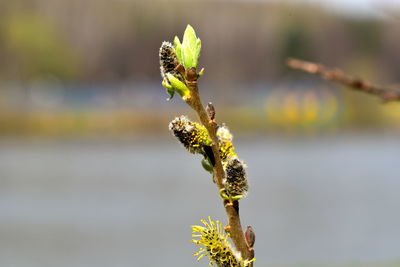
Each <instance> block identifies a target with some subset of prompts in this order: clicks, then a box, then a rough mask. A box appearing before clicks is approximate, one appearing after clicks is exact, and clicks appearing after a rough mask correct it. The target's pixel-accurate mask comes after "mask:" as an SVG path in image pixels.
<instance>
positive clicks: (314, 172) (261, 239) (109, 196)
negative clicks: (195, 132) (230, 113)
mask: <svg viewBox="0 0 400 267" xmlns="http://www.w3.org/2000/svg"><path fill="white" fill-rule="evenodd" d="M236 144H237V147H238V148H239V149H238V153H239V154H240V156H241V157H242V158H243V159H244V160H245V161H246V162H247V163H248V165H249V169H248V173H249V181H250V184H251V189H250V190H251V191H250V194H249V196H248V198H246V199H244V200H243V201H242V202H241V212H242V216H243V220H244V221H243V224H244V225H249V224H250V225H252V226H253V227H254V229H255V231H256V234H257V241H256V253H257V255H256V256H257V266H278V265H279V266H283V265H285V266H303V265H301V264H305V263H309V264H316V265H313V266H328V264H348V263H354V265H353V266H355V265H357V266H389V265H386V264H388V263H392V262H396V261H398V260H400V227H399V225H400V214H399V210H400V194H399V192H400V177H399V173H398V166H399V165H400V157H399V147H400V141H399V139H398V137H397V136H386V137H382V136H379V137H378V136H356V135H353V136H352V135H346V136H341V137H329V138H328V137H326V138H319V139H308V140H299V139H297V140H288V139H285V140H277V139H265V140H260V139H257V140H237V142H236ZM0 178H1V179H0V237H1V238H0V266H12V267H28V266H29V267H32V266H35V267H36V266H40V267H54V266H59V267H64V266H68V267H70V266H74V267H83V266H96V267H106V266H121V267H123V266H124V267H125V266H207V261H206V260H204V259H203V260H202V261H201V262H200V263H196V261H195V257H193V256H192V253H193V252H194V251H195V250H196V247H195V246H194V245H193V244H191V243H190V242H189V240H190V239H191V235H190V234H191V233H190V227H189V226H190V225H192V224H197V223H199V219H201V218H207V216H209V215H210V216H212V217H213V218H218V219H222V220H223V221H224V220H225V216H224V211H223V208H222V206H221V204H220V202H219V199H218V196H217V192H216V189H215V186H214V185H213V184H212V182H211V178H210V177H208V175H207V173H205V172H204V171H203V170H202V168H201V166H200V163H199V158H198V157H196V156H191V155H188V154H187V153H186V152H185V151H184V149H183V148H182V147H180V146H179V145H177V144H176V142H175V141H174V140H173V139H172V137H171V138H170V139H168V140H166V141H143V142H139V141H134V142H84V141H76V142H55V143H51V142H43V143H41V142H33V143H32V142H6V141H2V143H1V144H0ZM368 264H370V265H368ZM329 266H332V265H329ZM391 266H392V265H391ZM393 266H395V265H393Z"/></svg>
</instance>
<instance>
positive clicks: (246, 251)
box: [186, 69, 254, 260]
mask: <svg viewBox="0 0 400 267" xmlns="http://www.w3.org/2000/svg"><path fill="white" fill-rule="evenodd" d="M193 71H194V74H193ZM186 83H187V86H188V87H189V89H190V98H189V99H187V100H186V101H187V103H188V104H189V105H190V106H191V107H192V108H193V109H194V110H195V111H196V112H197V115H198V116H199V119H200V122H201V123H202V124H203V125H204V126H205V127H206V129H207V131H208V134H209V136H210V138H211V140H212V145H211V148H212V151H213V154H214V158H215V166H214V177H215V181H216V184H217V187H218V190H221V189H223V188H224V185H223V182H222V181H223V179H224V177H225V172H224V169H223V167H222V161H221V158H220V153H219V148H218V137H217V134H216V133H217V123H216V122H215V120H214V119H212V120H210V119H209V118H208V115H207V112H206V110H205V108H204V106H203V104H202V102H201V99H200V95H199V90H198V87H197V73H196V71H195V70H193V69H188V70H187V74H186ZM224 206H225V211H226V214H227V216H228V228H229V233H230V237H231V239H232V241H233V243H234V244H235V247H236V249H237V250H238V251H239V252H240V253H241V255H242V257H243V258H244V259H249V260H250V259H252V258H254V250H252V249H250V248H249V247H248V246H247V244H246V241H245V238H244V234H243V229H242V225H241V223H240V216H239V202H238V201H234V202H233V203H230V202H229V201H224Z"/></svg>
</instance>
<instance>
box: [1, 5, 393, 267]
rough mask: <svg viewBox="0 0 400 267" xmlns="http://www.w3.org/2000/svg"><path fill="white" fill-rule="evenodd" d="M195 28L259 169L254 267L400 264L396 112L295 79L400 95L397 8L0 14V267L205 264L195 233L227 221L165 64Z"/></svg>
mask: <svg viewBox="0 0 400 267" xmlns="http://www.w3.org/2000/svg"><path fill="white" fill-rule="evenodd" d="M187 24H191V25H192V26H193V27H194V28H195V29H196V31H197V34H198V35H199V36H200V38H201V39H202V44H203V50H202V56H201V59H200V66H204V67H205V74H204V76H203V77H202V78H201V80H200V90H201V95H202V97H203V100H204V101H205V102H208V101H212V102H213V103H214V105H215V106H216V109H217V118H218V121H219V122H225V123H227V125H228V126H229V128H230V129H231V131H232V132H233V133H234V135H235V145H236V147H237V152H238V154H239V155H240V157H241V158H243V159H244V160H245V161H246V162H247V164H248V166H249V168H248V174H249V182H250V185H251V189H250V194H249V196H248V197H247V198H246V199H244V200H243V201H241V213H242V220H243V224H244V225H252V226H253V228H254V229H255V232H256V235H257V241H256V258H257V266H279V267H283V266H285V267H289V266H290V267H293V266H296V267H298V266H311V267H313V266H314V267H317V266H318V267H319V266H329V267H333V266H335V267H336V266H363V267H364V266H367V267H368V266H369V267H372V266H373V267H375V266H384V267H385V266H400V228H399V225H400V214H399V210H400V194H399V192H400V175H399V171H398V166H399V165H400V157H399V148H400V140H399V136H400V135H399V134H400V103H388V104H383V103H382V101H380V100H379V99H377V98H375V97H373V96H369V95H365V94H362V93H359V92H353V91H350V90H347V89H344V88H342V87H339V86H337V85H335V84H330V83H328V82H325V81H322V80H321V79H319V78H318V77H313V76H310V75H307V74H303V73H300V72H298V71H293V70H290V69H288V68H287V67H286V66H285V60H286V58H287V57H298V58H300V59H305V60H311V61H317V62H321V63H324V64H325V65H328V66H335V67H340V68H342V69H344V70H345V71H346V72H348V73H350V74H353V75H354V76H356V77H363V78H365V79H367V80H369V81H371V82H375V83H378V84H385V85H388V86H396V83H400V53H399V47H400V4H399V3H398V1H397V0H393V1H382V0H379V1H378V0H376V1H372V0H371V1H368V0H349V1H344V0H343V1H342V0H341V1H339V0H330V1H300V0H299V1H263V0H258V1H250V0H249V1H245V0H237V1H222V0H220V1H211V0H208V1H194V0H188V1H167V0H153V1H145V0H86V1H79V0H69V1H62V0H13V1H5V0H3V1H1V2H0V59H1V61H0V62H1V63H0V266H4V267H31V266H34V267H36V266H38V267H39V266H40V267H50V266H51V267H54V266H60V267H64V266H69V267H70V266H74V267H86V266H96V267H105V266H121V267H125V266H207V264H208V263H207V261H206V260H205V259H203V260H202V261H201V262H200V263H197V262H196V259H195V257H193V255H192V254H193V252H194V251H196V249H197V248H196V247H195V245H193V244H191V243H190V242H189V241H190V239H191V232H190V227H189V226H190V225H192V224H197V223H199V220H200V219H202V218H206V217H207V216H209V215H210V216H212V217H213V218H215V219H220V220H222V221H225V214H224V210H223V208H222V205H221V204H220V200H219V197H218V195H217V192H216V189H215V186H214V185H213V184H212V182H211V178H210V177H209V175H208V174H207V173H206V172H204V171H203V170H202V168H201V165H200V158H199V157H196V156H192V155H189V154H188V153H186V151H184V149H183V148H182V147H181V146H180V145H179V144H178V143H177V141H176V140H175V139H174V138H173V137H172V136H171V134H170V133H169V132H168V129H167V125H168V122H169V121H170V120H172V119H173V118H174V117H175V116H178V115H181V114H185V115H188V116H189V117H191V118H192V119H195V114H194V113H193V112H192V111H190V110H189V108H188V107H187V106H186V105H185V104H184V103H183V101H181V100H180V99H179V97H176V98H174V99H173V100H171V101H166V98H167V95H166V94H165V91H164V89H163V88H162V87H161V84H160V82H161V78H160V74H159V63H158V48H159V46H160V44H161V42H162V41H164V40H172V38H173V37H174V36H175V35H179V36H181V35H182V33H183V31H184V29H185V27H186V25H187Z"/></svg>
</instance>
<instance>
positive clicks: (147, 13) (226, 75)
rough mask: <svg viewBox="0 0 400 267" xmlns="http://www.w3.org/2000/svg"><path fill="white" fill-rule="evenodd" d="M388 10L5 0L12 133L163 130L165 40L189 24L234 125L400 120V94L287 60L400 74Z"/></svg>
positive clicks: (3, 88) (7, 108) (0, 19)
mask: <svg viewBox="0 0 400 267" xmlns="http://www.w3.org/2000/svg"><path fill="white" fill-rule="evenodd" d="M382 14H383V15H382V16H380V17H376V16H363V15H354V14H353V15H350V14H339V13H337V12H336V13H335V12H332V11H330V10H327V9H326V8H322V7H319V6H315V5H307V4H304V3H303V4H294V3H290V4H289V3H288V2H273V3H272V2H262V1H212V0H206V1H195V0H186V1H183V0H172V1H168V0H154V1H146V0H85V1H81V0H69V1H63V0H13V1H1V2H0V58H1V64H0V135H5V134H10V135H13V134H15V133H16V132H18V133H22V134H41V135H43V134H44V135H47V134H48V135H57V136H58V135H70V134H78V135H82V134H91V133H94V134H97V133H108V134H111V135H113V134H121V133H126V134H128V135H129V136H131V135H132V133H133V132H140V131H145V132H146V131H147V132H154V127H155V126H154V125H156V124H154V123H150V122H149V119H148V118H152V121H154V120H161V121H165V122H166V121H168V120H169V119H170V118H171V117H172V116H174V111H172V110H171V107H170V106H169V108H168V110H169V111H168V112H166V111H165V110H164V111H163V112H159V110H156V109H155V108H156V107H157V108H159V109H162V104H160V102H161V100H162V99H163V96H162V93H160V92H162V88H161V85H160V74H159V65H158V49H159V46H160V43H161V41H162V40H168V39H169V38H170V37H171V36H173V35H174V34H175V33H177V32H182V31H183V29H184V27H185V26H186V24H191V25H193V26H194V27H195V28H196V31H197V33H198V35H199V36H200V37H201V39H202V43H203V50H202V56H201V59H200V64H199V65H200V66H201V67H202V66H204V67H205V68H206V69H205V73H206V75H204V76H203V78H202V83H204V84H205V86H206V87H208V88H209V90H205V92H204V94H203V96H205V98H207V94H212V96H213V97H212V98H213V99H214V100H215V101H216V102H218V103H219V105H218V106H219V114H220V116H221V120H222V121H226V122H227V123H229V125H232V127H237V128H240V130H246V131H247V130H249V131H254V132H260V131H263V130H267V132H271V129H278V131H280V130H281V129H284V131H288V132H292V131H297V130H298V129H300V130H302V131H303V130H304V131H307V132H314V131H318V130H319V129H322V128H324V129H329V130H334V129H336V127H337V126H343V125H345V126H349V125H350V126H351V127H353V126H356V127H357V126H360V125H361V126H365V125H366V126H368V127H381V128H383V127H384V126H385V124H388V123H389V124H390V123H391V124H393V125H397V127H398V128H400V112H399V111H400V109H399V108H400V106H399V105H391V106H385V107H382V105H381V103H378V101H377V100H376V99H373V98H370V97H369V96H365V95H360V94H357V93H354V92H349V91H347V90H343V91H335V90H332V89H328V90H326V91H324V90H322V89H321V87H323V86H321V85H318V84H312V83H311V84H310V83H309V81H310V80H312V79H314V80H315V79H316V78H315V77H308V78H309V80H307V79H304V74H302V73H300V72H296V71H293V70H290V69H288V68H287V67H286V65H285V61H286V59H287V58H288V57H298V58H301V59H306V60H310V61H316V62H321V63H324V64H325V65H327V66H333V67H334V66H337V67H340V68H342V69H344V70H345V71H346V72H347V73H349V74H354V75H358V76H360V77H363V78H365V79H367V80H369V81H371V82H377V83H384V84H390V83H395V82H396V81H397V82H398V81H399V77H400V53H398V47H400V27H399V23H400V22H399V20H398V18H396V17H395V16H396V14H400V9H399V10H397V11H396V10H391V11H390V14H389V13H384V12H383V11H382ZM13 83H14V84H13ZM15 83H16V85H15ZM124 83H126V84H127V85H126V86H125V85H124ZM88 84H89V86H87V85H88ZM116 84H122V86H117V85H116ZM71 85H72V86H71ZM81 85H83V86H81ZM208 85H211V86H208ZM85 86H86V87H85ZM87 87H88V88H87ZM316 87H319V88H318V89H317V88H316ZM85 88H86V89H85ZM149 89H151V90H149ZM152 94H153V95H152ZM154 95H157V98H156V97H154ZM176 107H177V108H179V104H177V106H176ZM133 110H135V111H133ZM164 124H165V123H163V122H160V123H159V124H157V125H159V127H163V125H164ZM160 129H161V130H163V129H164V128H160ZM234 130H235V129H234ZM235 131H237V130H235Z"/></svg>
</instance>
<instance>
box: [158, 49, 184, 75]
mask: <svg viewBox="0 0 400 267" xmlns="http://www.w3.org/2000/svg"><path fill="white" fill-rule="evenodd" d="M159 56H160V70H161V76H162V77H163V79H164V80H165V79H167V78H166V76H165V74H167V73H171V74H172V75H173V76H175V77H176V78H177V79H179V80H181V81H183V77H182V75H181V74H180V73H179V72H178V71H177V70H175V68H176V66H177V58H176V54H175V48H174V46H173V45H172V44H171V43H170V42H165V41H164V42H163V43H162V44H161V47H160V52H159Z"/></svg>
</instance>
